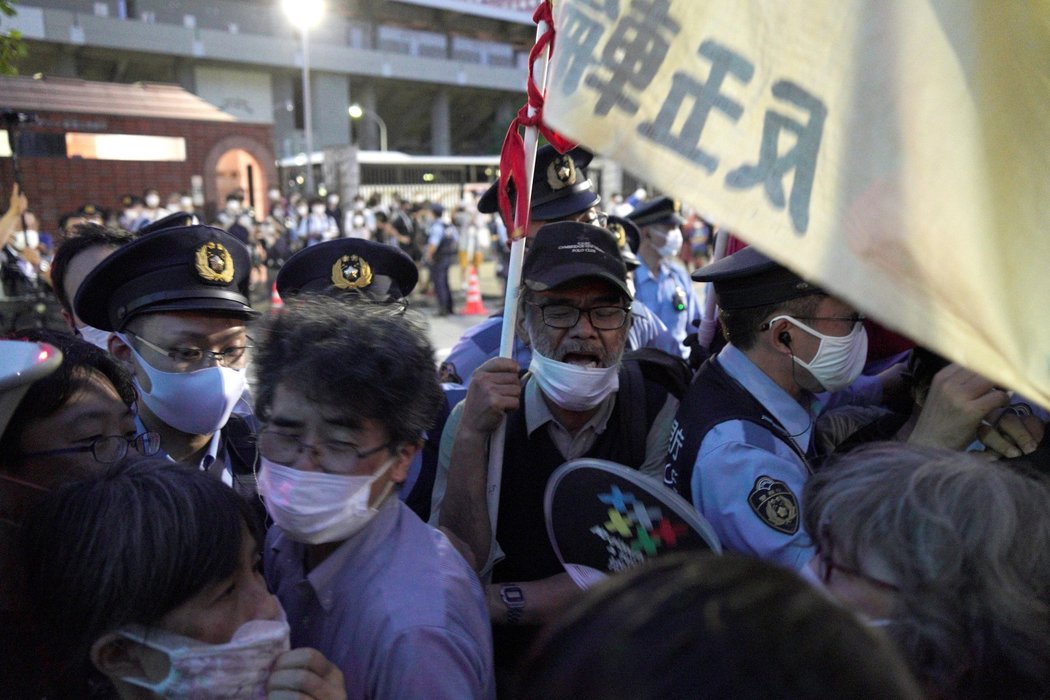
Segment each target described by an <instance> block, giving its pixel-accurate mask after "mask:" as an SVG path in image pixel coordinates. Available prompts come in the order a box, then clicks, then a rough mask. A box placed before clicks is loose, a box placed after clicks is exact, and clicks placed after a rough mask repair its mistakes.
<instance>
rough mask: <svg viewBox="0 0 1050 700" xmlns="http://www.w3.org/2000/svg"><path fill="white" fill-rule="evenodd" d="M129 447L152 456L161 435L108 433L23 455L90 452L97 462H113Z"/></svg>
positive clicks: (143, 454)
mask: <svg viewBox="0 0 1050 700" xmlns="http://www.w3.org/2000/svg"><path fill="white" fill-rule="evenodd" d="M129 447H133V448H134V449H135V451H136V452H138V453H139V454H140V455H142V456H144V457H150V456H152V455H155V454H157V452H159V451H160V435H158V434H157V433H153V432H145V433H139V434H138V435H136V436H134V437H125V436H123V435H106V436H103V437H100V438H95V439H94V440H93V441H92V442H91V444H90V445H81V446H79V447H62V448H59V449H55V450H41V451H40V452H23V453H22V457H53V456H55V455H65V454H76V453H78V452H90V453H91V455H92V456H93V457H94V458H95V461H96V462H101V463H102V464H112V463H113V462H119V461H120V460H122V459H124V456H125V455H126V454H127V453H128V448H129Z"/></svg>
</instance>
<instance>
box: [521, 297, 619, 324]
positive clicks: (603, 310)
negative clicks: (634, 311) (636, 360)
mask: <svg viewBox="0 0 1050 700" xmlns="http://www.w3.org/2000/svg"><path fill="white" fill-rule="evenodd" d="M528 304H529V305H530V306H535V307H536V308H538V309H539V310H540V313H541V314H543V323H544V325H547V326H550V327H551V328H560V329H566V328H572V327H573V326H575V325H576V324H577V323H579V322H580V316H581V315H582V314H587V320H589V321H590V322H591V325H592V326H594V327H595V328H597V329H598V330H600V331H614V330H616V329H617V328H623V324H625V323H626V322H627V314H628V313H630V311H631V308H630V307H629V306H628V307H623V306H594V307H591V308H589V309H580V308H577V307H575V306H569V305H568V304H537V303H536V302H532V301H530V302H528Z"/></svg>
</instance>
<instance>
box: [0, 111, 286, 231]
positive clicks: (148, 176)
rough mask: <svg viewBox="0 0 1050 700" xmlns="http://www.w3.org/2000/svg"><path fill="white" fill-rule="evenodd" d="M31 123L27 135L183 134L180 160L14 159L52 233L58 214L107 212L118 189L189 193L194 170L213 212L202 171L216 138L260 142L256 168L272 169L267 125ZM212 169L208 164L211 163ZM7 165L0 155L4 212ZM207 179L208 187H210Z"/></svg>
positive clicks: (130, 120) (107, 119)
mask: <svg viewBox="0 0 1050 700" xmlns="http://www.w3.org/2000/svg"><path fill="white" fill-rule="evenodd" d="M37 117H38V123H37V124H34V125H31V126H29V127H28V128H27V129H26V130H27V131H29V130H32V131H34V132H50V133H65V132H67V131H80V132H88V133H108V134H142V135H150V136H181V137H183V138H185V139H186V160H185V161H183V162H181V163H171V162H161V163H157V162H136V161H114V160H83V159H68V158H40V157H23V158H21V159H20V165H21V170H22V181H23V184H24V187H25V191H26V194H27V195H28V196H29V208H30V210H31V211H33V212H34V213H35V214H36V215H37V216H38V217H40V220H41V222H40V224H41V228H42V229H43V230H45V231H53V230H55V229H56V228H57V226H58V220H59V218H60V217H61V216H62V215H63V214H65V213H69V212H73V211H76V210H77V209H79V208H80V206H81V205H83V204H85V203H88V202H90V203H94V204H98V205H101V206H103V207H105V208H107V209H109V210H111V211H118V210H119V208H120V197H121V195H124V194H128V193H130V194H136V195H139V196H141V195H142V192H143V190H145V189H146V188H147V187H154V188H156V189H157V190H159V191H160V193H161V201H162V203H163V201H164V200H165V199H166V198H167V196H168V194H170V193H171V192H189V191H190V178H191V176H193V175H200V176H202V177H203V178H204V182H205V195H206V198H207V199H208V200H209V201H207V203H206V211H208V212H211V211H214V207H215V205H216V202H214V201H210V200H212V199H214V197H215V194H214V179H215V176H214V172H206V170H207V169H208V167H209V159H211V160H212V161H213V160H214V159H215V158H216V157H217V154H216V152H215V148H216V146H217V145H219V142H220V141H223V140H226V141H227V143H229V142H230V139H231V137H233V138H234V141H235V142H244V141H245V140H250V142H251V143H255V144H259V146H260V148H257V149H256V151H262V152H256V153H253V155H255V156H256V157H257V158H258V159H259V161H260V163H261V165H262V167H264V168H271V169H272V168H273V162H274V157H273V151H272V149H273V146H272V144H273V127H272V126H271V125H269V124H242V123H238V122H209V121H187V120H178V119H159V118H144V117H114V116H107V115H91V114H72V113H66V114H60V113H40V114H38V115H37ZM210 167H211V169H212V170H214V163H213V162H212V163H210ZM12 182H14V167H13V163H12V160H11V159H10V158H0V187H2V188H3V191H2V194H0V211H3V210H6V209H7V205H8V201H9V196H10V191H11V183H12ZM209 184H210V185H211V186H210V187H209Z"/></svg>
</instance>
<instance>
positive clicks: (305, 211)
mask: <svg viewBox="0 0 1050 700" xmlns="http://www.w3.org/2000/svg"><path fill="white" fill-rule="evenodd" d="M295 210H296V211H297V212H299V216H306V215H307V214H308V213H309V212H310V209H309V207H307V206H306V205H305V204H304V205H302V206H300V207H296V208H295Z"/></svg>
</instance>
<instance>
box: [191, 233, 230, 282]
mask: <svg viewBox="0 0 1050 700" xmlns="http://www.w3.org/2000/svg"><path fill="white" fill-rule="evenodd" d="M196 262H197V275H198V276H199V277H200V278H201V279H202V280H204V281H205V282H222V283H223V284H229V283H230V282H232V281H233V272H234V270H233V256H232V255H230V251H228V250H226V246H224V245H223V244H222V243H216V242H214V241H211V242H209V243H205V244H204V245H202V246H201V247H200V248H198V249H197V255H196Z"/></svg>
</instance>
